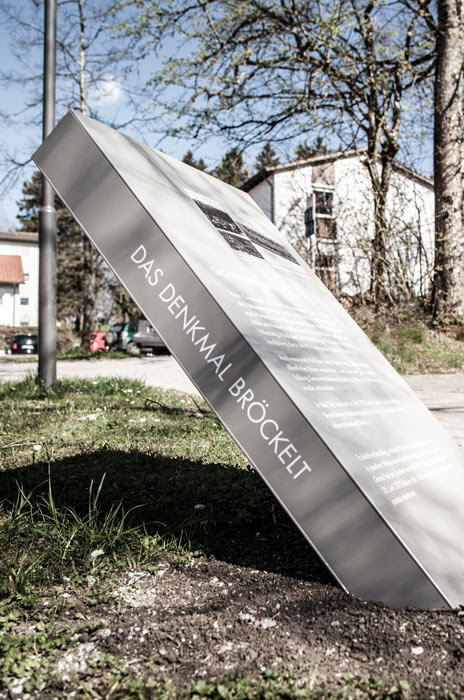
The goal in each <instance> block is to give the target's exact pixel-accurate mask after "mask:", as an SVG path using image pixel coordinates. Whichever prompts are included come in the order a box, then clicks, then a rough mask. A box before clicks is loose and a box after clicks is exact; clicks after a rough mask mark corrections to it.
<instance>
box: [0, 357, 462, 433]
mask: <svg viewBox="0 0 464 700" xmlns="http://www.w3.org/2000/svg"><path fill="white" fill-rule="evenodd" d="M36 372H37V362H21V361H17V360H12V359H10V358H4V359H1V360H0V381H2V380H3V381H5V380H18V379H22V378H23V377H24V376H26V375H27V374H35V373H36ZM57 374H58V378H59V379H63V378H65V377H81V378H86V379H92V378H96V377H127V378H131V379H140V380H141V381H144V382H146V383H147V384H149V385H150V386H159V387H161V388H163V389H176V390H177V391H183V392H186V393H189V394H198V391H197V389H196V388H195V386H194V385H193V384H192V382H191V381H190V380H189V379H188V377H187V376H186V374H185V373H184V371H183V370H182V369H181V368H180V367H179V365H178V364H177V362H176V360H175V359H174V358H173V357H171V356H170V355H154V356H152V357H128V358H127V359H124V360H113V359H111V358H110V357H105V358H102V359H101V360H59V361H58V363H57ZM405 379H406V381H407V382H408V384H409V386H410V387H411V388H412V389H413V390H414V391H415V392H416V394H417V395H418V396H419V398H420V399H422V401H423V402H424V403H425V405H426V406H427V407H428V408H429V409H430V410H431V411H432V413H433V415H434V416H435V417H436V418H437V419H438V420H439V421H440V423H442V424H443V425H444V427H445V428H446V429H447V430H448V431H449V432H450V433H451V435H452V436H453V437H454V439H455V440H456V441H457V442H458V444H459V445H461V447H464V373H457V374H421V375H409V376H406V377H405Z"/></svg>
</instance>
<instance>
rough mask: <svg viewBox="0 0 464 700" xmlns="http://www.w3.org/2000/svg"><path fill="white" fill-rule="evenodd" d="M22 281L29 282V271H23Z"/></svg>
mask: <svg viewBox="0 0 464 700" xmlns="http://www.w3.org/2000/svg"><path fill="white" fill-rule="evenodd" d="M24 281H25V282H29V273H28V272H25V273H24Z"/></svg>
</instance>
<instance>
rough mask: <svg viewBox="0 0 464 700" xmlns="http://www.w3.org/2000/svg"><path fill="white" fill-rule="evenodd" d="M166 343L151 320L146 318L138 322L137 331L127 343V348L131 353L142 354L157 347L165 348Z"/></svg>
mask: <svg viewBox="0 0 464 700" xmlns="http://www.w3.org/2000/svg"><path fill="white" fill-rule="evenodd" d="M164 347H165V345H164V343H163V341H162V340H161V338H160V336H159V335H158V333H157V332H156V331H155V329H154V328H153V326H152V325H150V321H147V320H146V319H145V318H141V319H139V321H138V322H137V332H136V333H134V335H133V337H132V339H131V341H130V342H129V343H128V344H127V347H126V350H127V352H128V353H129V354H130V355H140V353H142V352H152V351H153V350H155V349H159V348H164Z"/></svg>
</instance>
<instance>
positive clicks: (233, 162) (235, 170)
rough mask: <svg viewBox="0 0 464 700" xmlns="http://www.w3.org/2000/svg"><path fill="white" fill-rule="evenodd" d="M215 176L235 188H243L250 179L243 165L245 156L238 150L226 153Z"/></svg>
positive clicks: (233, 149)
mask: <svg viewBox="0 0 464 700" xmlns="http://www.w3.org/2000/svg"><path fill="white" fill-rule="evenodd" d="M213 175H215V176H216V177H218V178H219V179H220V180H222V181H223V182H227V183H228V184H229V185H233V186H234V187H241V186H242V185H243V184H244V183H245V182H246V180H247V179H248V171H247V170H246V168H245V166H244V163H243V154H242V152H241V151H240V150H239V149H238V148H235V147H234V148H231V149H230V150H229V151H227V153H225V155H224V157H223V159H222V161H221V162H220V164H219V165H218V166H217V168H216V169H215V170H214V172H213Z"/></svg>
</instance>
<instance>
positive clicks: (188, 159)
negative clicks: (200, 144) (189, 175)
mask: <svg viewBox="0 0 464 700" xmlns="http://www.w3.org/2000/svg"><path fill="white" fill-rule="evenodd" d="M182 162H183V163H187V165H191V166H192V167H193V168H196V169H197V170H203V171H204V172H205V171H206V163H205V161H204V160H203V158H199V159H198V160H197V159H196V158H195V156H194V155H193V152H192V151H187V153H186V154H185V156H184V157H183V158H182Z"/></svg>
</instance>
